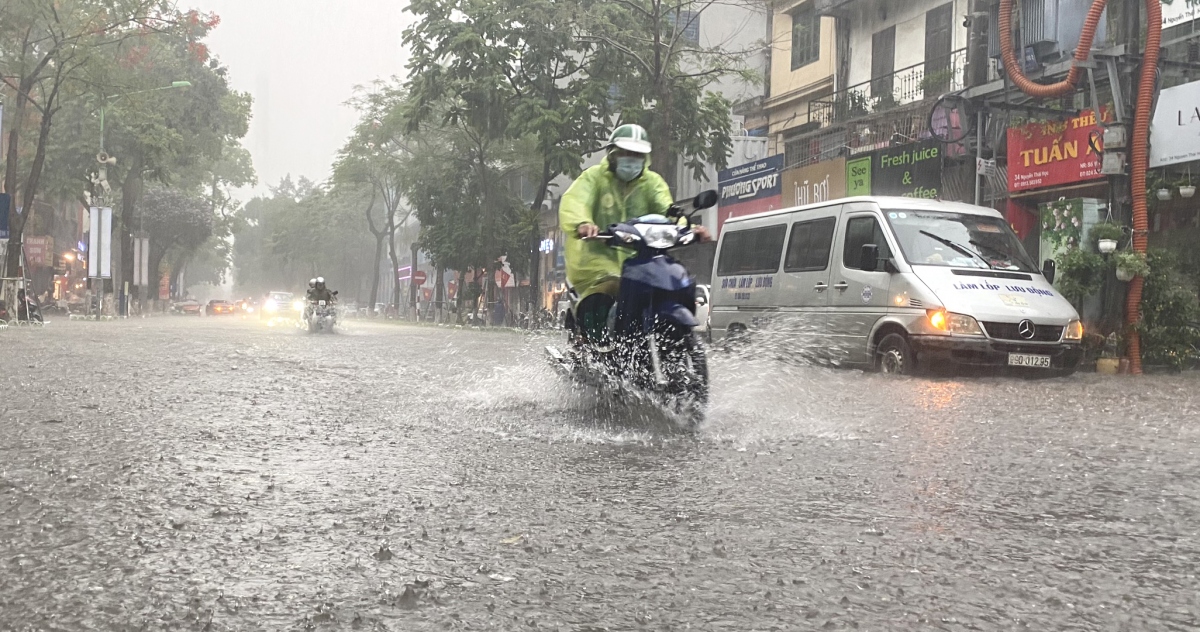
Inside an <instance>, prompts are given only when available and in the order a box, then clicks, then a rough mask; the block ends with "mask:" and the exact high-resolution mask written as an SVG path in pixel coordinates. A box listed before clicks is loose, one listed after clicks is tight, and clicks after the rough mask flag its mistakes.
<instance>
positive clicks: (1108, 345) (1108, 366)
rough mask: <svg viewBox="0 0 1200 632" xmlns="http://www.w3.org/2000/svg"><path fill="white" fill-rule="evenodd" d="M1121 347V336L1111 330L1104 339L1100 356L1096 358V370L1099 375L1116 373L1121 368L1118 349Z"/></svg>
mask: <svg viewBox="0 0 1200 632" xmlns="http://www.w3.org/2000/svg"><path fill="white" fill-rule="evenodd" d="M1120 348H1121V337H1120V336H1118V335H1117V332H1115V331H1114V332H1112V333H1111V334H1109V335H1108V337H1107V338H1105V339H1104V347H1103V349H1102V350H1101V351H1100V358H1099V359H1098V360H1096V372H1097V373H1099V374H1101V375H1116V374H1117V373H1119V372H1120V369H1121V358H1120V357H1118V351H1119V349H1120Z"/></svg>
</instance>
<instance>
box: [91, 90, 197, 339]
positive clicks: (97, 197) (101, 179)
mask: <svg viewBox="0 0 1200 632" xmlns="http://www.w3.org/2000/svg"><path fill="white" fill-rule="evenodd" d="M191 86H192V82H190V81H172V82H171V85H168V86H160V87H157V88H149V89H146V90H135V91H133V92H126V93H124V94H118V95H115V96H111V97H105V98H102V99H101V103H100V153H99V154H98V155H97V156H96V159H97V161H98V162H99V163H100V167H99V170H98V171H99V173H98V174H97V175H98V179H97V182H96V184H97V185H98V186H99V187H100V188H99V190H94V196H93V205H94V206H93V208H98V207H99V206H100V205H101V204H103V203H104V201H106V200H105V199H104V198H105V195H106V193H107V191H106V189H107V188H108V166H109V165H111V164H115V163H116V159H115V158H114V157H112V156H109V155H108V154H107V153H106V152H105V150H104V115H105V113H106V112H107V110H108V109H109V108H110V107H112V106H113V105H114V104H115V103H116V102H117V101H119V100H120V99H122V98H124V97H127V96H131V95H135V94H146V93H149V92H160V91H163V90H176V89H179V88H190V87H191ZM121 228H124V227H123V226H122V227H121ZM108 239H109V240H111V239H112V235H111V233H110V234H109V235H108ZM92 241H93V244H95V243H97V241H96V236H94V235H93V237H92ZM113 246H114V247H113V248H112V251H111V253H112V257H113V258H115V259H116V260H117V261H118V266H117V273H116V274H114V275H113V281H114V283H113V293H114V294H117V295H118V301H117V315H121V314H122V313H123V312H124V311H125V300H124V298H123V297H121V296H120V292H119V291H118V290H119V289H120V287H119V286H120V284H121V281H122V279H121V278H120V276H121V274H120V265H119V262H120V261H121V258H122V252H121V247H120V246H121V242H120V240H117V241H116V242H113ZM125 284H126V285H127V284H128V282H127V281H126V282H125ZM103 286H104V284H103V281H101V288H100V296H101V304H102V305H103V300H104V299H103V297H104V287H103ZM126 294H128V291H126ZM97 316H99V315H97Z"/></svg>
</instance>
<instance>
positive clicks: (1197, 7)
mask: <svg viewBox="0 0 1200 632" xmlns="http://www.w3.org/2000/svg"><path fill="white" fill-rule="evenodd" d="M1198 17H1200V0H1162V27H1163V28H1164V29H1169V28H1171V27H1172V26H1179V25H1180V24H1187V23H1188V22H1191V21H1192V20H1195V19H1196V18H1198Z"/></svg>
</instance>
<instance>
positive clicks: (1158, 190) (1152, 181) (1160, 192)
mask: <svg viewBox="0 0 1200 632" xmlns="http://www.w3.org/2000/svg"><path fill="white" fill-rule="evenodd" d="M1146 195H1147V196H1149V197H1150V199H1151V200H1159V201H1161V202H1166V201H1168V200H1170V199H1171V183H1169V182H1167V180H1166V179H1165V178H1163V177H1162V176H1161V175H1159V174H1157V173H1155V174H1153V175H1151V174H1146Z"/></svg>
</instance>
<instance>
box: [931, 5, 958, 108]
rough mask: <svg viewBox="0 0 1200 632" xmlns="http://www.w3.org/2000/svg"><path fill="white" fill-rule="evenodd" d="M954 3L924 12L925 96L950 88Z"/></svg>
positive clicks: (934, 94)
mask: <svg viewBox="0 0 1200 632" xmlns="http://www.w3.org/2000/svg"><path fill="white" fill-rule="evenodd" d="M953 22H954V5H953V4H944V5H942V6H940V7H938V8H936V9H933V10H931V11H929V12H928V13H926V14H925V77H924V78H925V79H926V81H925V82H924V83H925V84H926V90H925V92H926V94H925V96H926V97H930V96H936V94H938V93H941V92H945V91H947V90H949V89H950V79H951V77H950V73H951V65H950V53H951V52H952V51H951V48H953V46H954V41H953V40H954V33H953V28H954V25H953Z"/></svg>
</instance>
